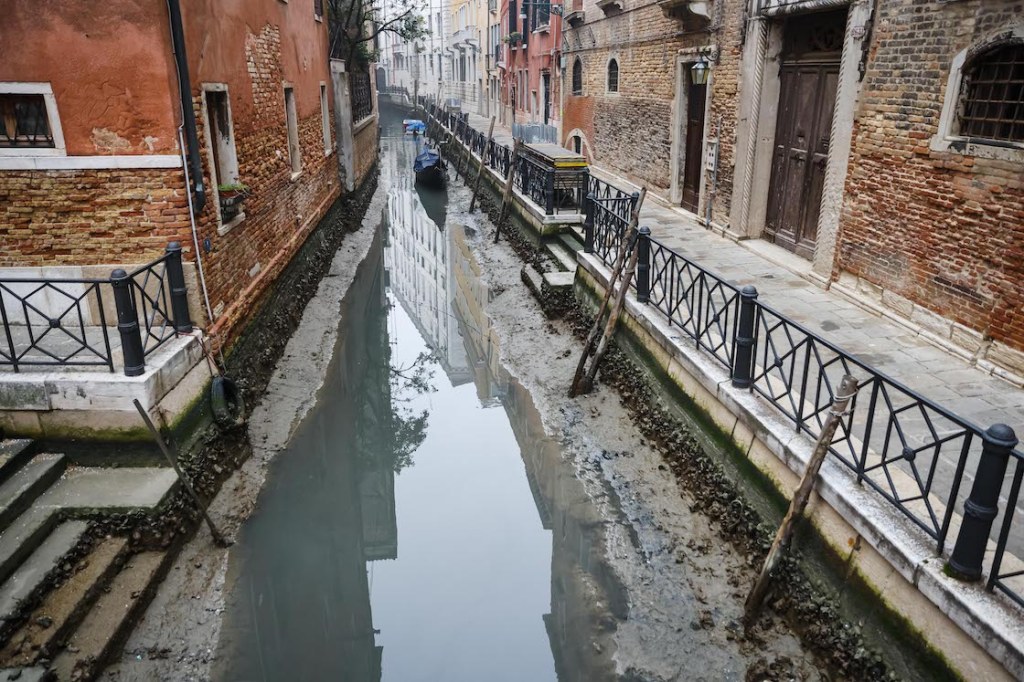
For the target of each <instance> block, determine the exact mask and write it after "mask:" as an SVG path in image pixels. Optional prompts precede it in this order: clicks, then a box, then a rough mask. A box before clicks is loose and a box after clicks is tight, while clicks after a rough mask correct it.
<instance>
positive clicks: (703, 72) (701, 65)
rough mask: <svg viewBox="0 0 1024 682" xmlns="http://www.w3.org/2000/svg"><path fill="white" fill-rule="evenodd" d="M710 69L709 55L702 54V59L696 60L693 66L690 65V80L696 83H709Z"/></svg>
mask: <svg viewBox="0 0 1024 682" xmlns="http://www.w3.org/2000/svg"><path fill="white" fill-rule="evenodd" d="M710 70H711V68H710V65H709V63H708V60H707V57H705V56H704V55H703V54H702V55H701V56H700V59H698V60H697V61H695V62H694V63H693V66H691V67H690V82H691V83H693V84H694V85H707V82H708V71H710Z"/></svg>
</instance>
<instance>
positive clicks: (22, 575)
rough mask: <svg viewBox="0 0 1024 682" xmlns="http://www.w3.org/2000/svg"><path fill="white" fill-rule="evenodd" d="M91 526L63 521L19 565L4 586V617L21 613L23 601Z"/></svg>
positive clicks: (0, 609) (0, 590)
mask: <svg viewBox="0 0 1024 682" xmlns="http://www.w3.org/2000/svg"><path fill="white" fill-rule="evenodd" d="M88 528H89V524H88V522H86V521H68V522H66V523H62V524H61V525H59V526H57V528H56V529H55V530H54V531H53V533H51V534H50V536H49V537H47V538H46V540H44V541H43V542H42V544H40V545H39V547H38V548H37V549H36V550H35V551H34V552H32V554H31V556H29V557H28V558H27V559H26V560H25V561H24V562H23V563H22V564H21V565H20V566H18V569H17V570H16V571H14V573H12V574H11V576H10V577H9V578H7V580H6V581H5V582H4V584H3V585H2V586H0V620H2V621H4V622H8V621H10V620H11V619H12V618H14V617H15V616H17V615H18V611H19V605H20V604H21V602H22V601H23V600H24V599H26V598H27V597H28V596H29V595H31V594H32V593H33V592H34V591H35V590H36V588H38V587H39V586H40V585H42V584H43V581H45V580H46V577H47V576H48V575H50V574H51V573H52V572H53V571H54V569H56V568H58V567H59V566H60V564H61V562H62V561H64V558H65V557H66V556H67V554H68V552H70V551H71V550H73V549H74V548H75V546H76V545H78V542H79V541H80V540H81V539H82V537H84V536H85V532H86V531H87V530H88Z"/></svg>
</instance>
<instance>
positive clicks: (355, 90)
mask: <svg viewBox="0 0 1024 682" xmlns="http://www.w3.org/2000/svg"><path fill="white" fill-rule="evenodd" d="M349 85H350V87H351V88H352V122H353V123H358V122H359V121H362V120H363V119H364V118H366V117H367V116H371V115H372V114H373V90H372V89H371V88H370V73H369V71H366V70H365V69H356V70H355V71H353V72H352V73H351V74H349Z"/></svg>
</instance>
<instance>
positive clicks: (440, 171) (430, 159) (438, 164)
mask: <svg viewBox="0 0 1024 682" xmlns="http://www.w3.org/2000/svg"><path fill="white" fill-rule="evenodd" d="M412 169H413V171H415V173H416V182H417V183H419V184H421V185H427V186H430V187H444V183H445V172H444V161H442V160H441V155H440V154H438V153H437V152H436V151H434V150H433V149H431V148H430V147H424V148H423V151H421V152H420V153H419V154H418V155H417V156H416V161H415V162H414V163H413V166H412Z"/></svg>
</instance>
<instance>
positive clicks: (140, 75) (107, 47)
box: [0, 0, 178, 155]
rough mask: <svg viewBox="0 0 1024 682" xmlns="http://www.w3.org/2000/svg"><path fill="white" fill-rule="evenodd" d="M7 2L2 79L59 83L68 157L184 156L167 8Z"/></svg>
mask: <svg viewBox="0 0 1024 682" xmlns="http://www.w3.org/2000/svg"><path fill="white" fill-rule="evenodd" d="M0 4H2V5H3V20H2V21H0V81H29V82H33V81H35V82H49V83H50V84H51V85H52V87H53V93H54V97H55V99H56V100H57V109H58V112H59V115H60V121H61V126H62V128H63V131H64V139H65V143H66V144H67V152H68V154H69V155H92V154H147V153H157V154H173V153H177V150H178V143H177V123H176V119H177V112H176V110H175V109H174V108H172V107H171V106H169V103H170V102H174V101H176V100H175V93H176V90H177V83H176V80H175V72H174V61H173V57H172V56H171V38H170V33H169V30H168V21H167V7H166V5H165V4H164V3H163V2H160V1H159V0H116V1H113V2H107V1H104V2H96V0H61V1H59V2H58V1H57V0H3V2H2V3H0Z"/></svg>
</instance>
